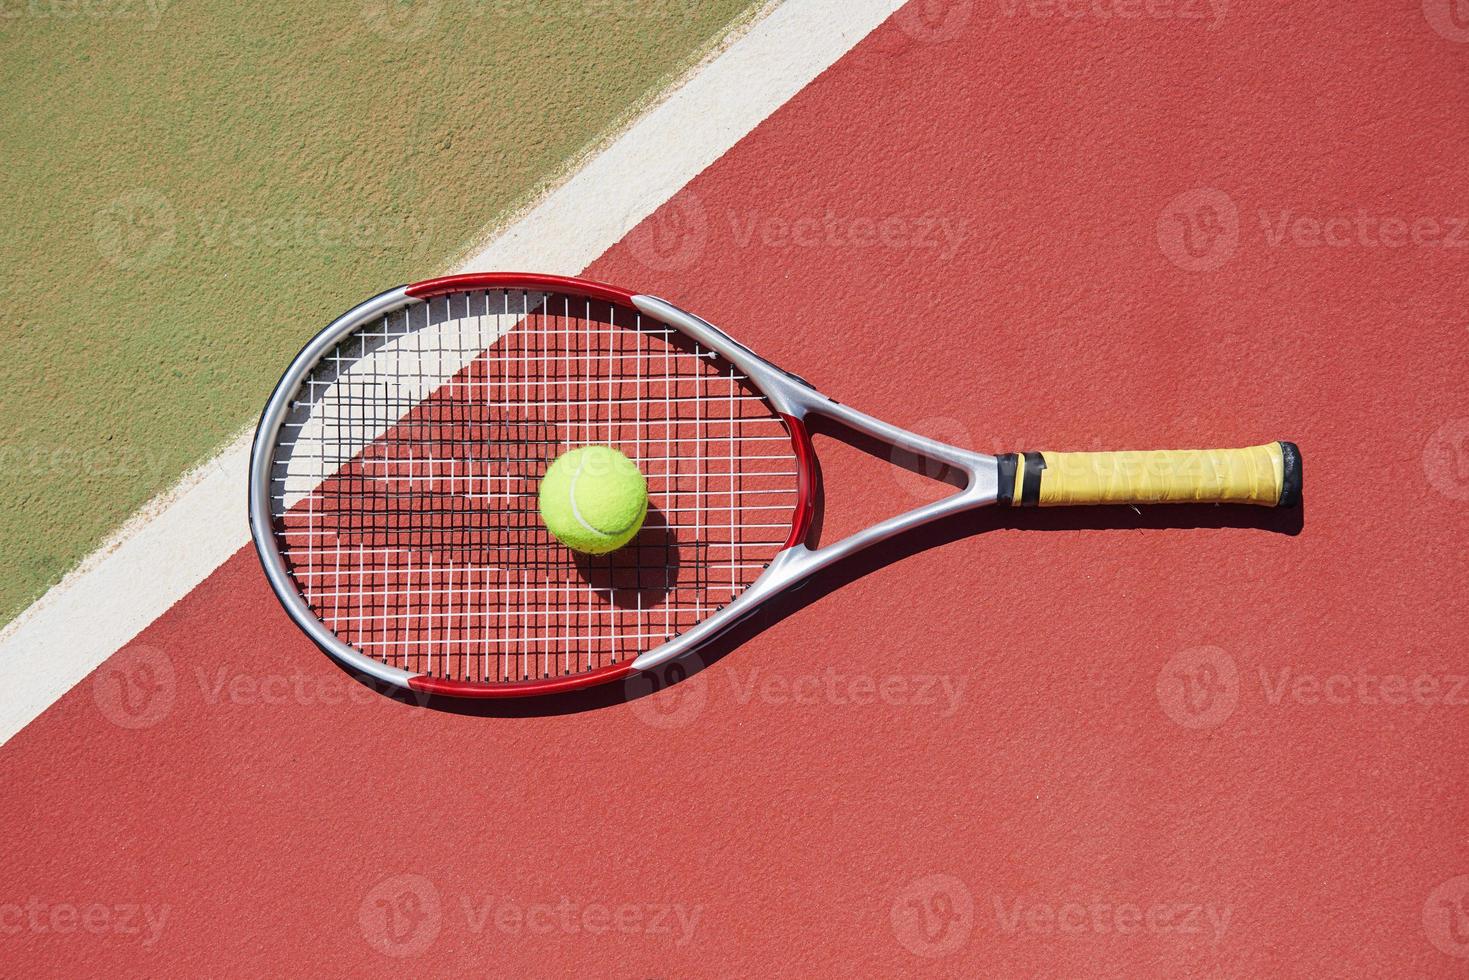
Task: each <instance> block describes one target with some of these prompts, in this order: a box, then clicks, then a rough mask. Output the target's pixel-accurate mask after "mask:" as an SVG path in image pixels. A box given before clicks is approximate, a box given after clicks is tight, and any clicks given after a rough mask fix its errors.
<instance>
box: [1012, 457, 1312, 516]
mask: <svg viewBox="0 0 1469 980" xmlns="http://www.w3.org/2000/svg"><path fill="white" fill-rule="evenodd" d="M999 462H1000V473H999V476H1000V492H999V503H1000V504H1002V505H1009V506H1012V507H1037V506H1039V507H1061V506H1065V505H1068V504H1196V503H1197V504H1260V505H1262V506H1265V507H1295V506H1298V505H1299V504H1300V502H1301V453H1300V450H1299V449H1297V448H1296V445H1295V443H1293V442H1272V443H1269V444H1268V445H1264V446H1251V447H1250V448H1248V449H1181V450H1156V451H1150V452H1118V453H1051V452H1040V453H1006V454H1005V455H1003V456H1000V457H999Z"/></svg>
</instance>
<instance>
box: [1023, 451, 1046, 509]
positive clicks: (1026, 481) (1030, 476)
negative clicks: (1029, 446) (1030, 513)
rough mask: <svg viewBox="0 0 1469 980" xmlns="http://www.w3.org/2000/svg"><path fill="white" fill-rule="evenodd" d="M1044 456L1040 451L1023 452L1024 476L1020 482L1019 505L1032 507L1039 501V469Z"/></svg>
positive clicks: (1044, 466) (1042, 466) (1043, 467)
mask: <svg viewBox="0 0 1469 980" xmlns="http://www.w3.org/2000/svg"><path fill="white" fill-rule="evenodd" d="M1045 468H1046V458H1045V457H1044V456H1042V455H1041V454H1040V453H1026V454H1025V476H1024V477H1022V478H1021V480H1022V482H1021V484H1020V506H1022V507H1034V506H1036V505H1037V504H1039V503H1040V502H1041V471H1042V470H1044V469H1045Z"/></svg>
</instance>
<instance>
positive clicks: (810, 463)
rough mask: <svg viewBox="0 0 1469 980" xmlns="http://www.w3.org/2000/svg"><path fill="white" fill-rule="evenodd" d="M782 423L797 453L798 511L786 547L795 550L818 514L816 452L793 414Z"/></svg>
mask: <svg viewBox="0 0 1469 980" xmlns="http://www.w3.org/2000/svg"><path fill="white" fill-rule="evenodd" d="M781 421H783V422H785V424H786V428H787V429H788V430H790V433H791V446H792V447H793V448H794V449H795V450H796V468H797V470H798V475H797V480H796V510H795V512H794V513H793V514H791V536H790V537H789V538H787V539H786V543H785V547H783V548H782V549H781V550H782V551H784V550H785V549H786V548H794V547H795V546H796V545H798V544H801V543H802V542H804V541H805V540H806V535H807V534H808V533H809V532H810V530H811V519H812V518H813V517H814V516H815V515H816V450H815V449H813V448H812V447H811V434H810V433H809V432H807V431H806V423H805V422H802V421H801V420H800V419H799V418H797V417H796V416H794V415H782V416H781Z"/></svg>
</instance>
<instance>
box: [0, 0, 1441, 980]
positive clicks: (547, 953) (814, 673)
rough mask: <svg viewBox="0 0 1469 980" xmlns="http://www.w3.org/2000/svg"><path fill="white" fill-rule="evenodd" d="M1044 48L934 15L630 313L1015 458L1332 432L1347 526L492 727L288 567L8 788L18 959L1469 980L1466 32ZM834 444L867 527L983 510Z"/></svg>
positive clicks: (972, 580) (832, 621)
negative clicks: (289, 574)
mask: <svg viewBox="0 0 1469 980" xmlns="http://www.w3.org/2000/svg"><path fill="white" fill-rule="evenodd" d="M931 6H932V5H931ZM1429 6H1430V7H1432V6H1433V5H1432V4H1430V5H1429ZM1047 9H1052V8H1045V7H1037V8H1028V7H1026V6H1024V5H1019V6H1013V7H1012V6H1011V5H1008V4H1004V3H1000V4H997V5H991V4H988V3H984V4H981V3H975V4H953V5H949V7H948V19H944V18H943V17H939V16H936V15H935V16H931V17H929V18H928V19H924V18H921V17H918V16H916V12H915V11H912V10H910V11H908V12H907V13H906V14H901V15H899V20H898V21H896V22H889V23H888V24H886V25H884V26H883V27H882V28H880V29H879V30H878V31H877V32H876V33H875V34H873V35H872V36H871V37H869V38H868V39H867V40H866V41H865V42H863V43H862V44H861V45H859V46H858V47H857V48H856V49H855V51H854V52H853V53H852V54H851V55H849V56H848V57H847V58H845V59H844V60H843V61H841V62H840V63H839V64H838V65H837V66H835V67H834V68H833V69H832V70H831V71H829V72H828V73H826V74H825V75H824V76H822V77H821V78H820V79H818V80H817V81H816V82H815V83H814V84H813V85H812V86H810V87H809V88H808V89H807V90H806V91H804V92H803V93H801V94H800V95H799V96H798V97H796V98H795V99H794V100H793V101H792V102H791V103H790V104H789V105H787V106H786V107H785V108H783V109H782V110H781V111H779V112H778V113H777V114H776V115H775V116H774V117H773V118H771V119H770V120H769V121H768V122H767V123H766V124H764V125H763V126H761V127H760V128H759V129H758V130H756V131H755V132H754V133H753V134H752V135H751V136H750V137H749V138H747V139H746V140H744V141H743V142H742V143H741V144H740V145H739V146H738V147H736V149H735V150H734V151H733V152H732V153H730V154H729V155H728V156H727V157H726V158H724V159H723V160H721V161H719V162H718V163H717V164H716V165H715V166H713V167H712V168H710V170H708V171H707V172H706V173H704V174H703V175H702V176H700V177H699V178H698V179H696V180H695V181H694V182H693V183H692V184H691V185H690V186H689V187H688V188H686V189H685V190H684V191H683V192H682V193H681V194H680V195H679V196H678V197H677V198H675V199H674V200H673V201H672V202H670V203H669V204H668V205H667V206H666V207H665V208H664V209H663V210H662V211H661V212H660V213H659V214H658V215H655V216H654V218H653V219H651V220H650V221H649V222H648V223H647V224H646V225H645V226H644V227H643V228H642V229H640V230H639V231H638V232H635V233H634V235H633V236H632V237H631V238H630V239H629V240H628V241H627V242H624V243H623V244H622V245H620V246H618V247H617V248H615V249H613V250H612V251H611V252H610V253H609V254H608V255H606V256H605V257H604V258H603V259H601V260H599V261H598V262H597V263H595V264H594V266H593V267H592V268H591V269H590V270H588V274H589V275H591V276H592V277H594V278H600V279H606V280H609V281H614V282H619V283H623V284H625V285H627V286H629V287H632V288H635V289H639V290H644V291H647V292H651V293H655V294H660V295H664V296H666V297H668V298H669V299H671V300H673V301H675V302H678V303H679V304H680V305H683V306H685V307H687V308H690V309H693V310H696V311H698V312H700V313H701V314H702V315H704V316H706V317H707V318H709V319H710V320H712V321H713V322H715V323H718V324H721V325H722V326H724V327H726V328H727V329H729V330H730V331H731V332H732V333H734V334H735V335H736V336H739V337H740V338H741V339H742V340H744V341H746V342H747V343H749V344H750V346H752V347H753V348H754V349H756V350H758V351H760V352H762V353H764V354H766V355H767V356H769V357H771V358H772V359H773V360H775V361H776V362H777V363H780V364H782V365H784V366H787V367H789V368H791V369H793V370H795V371H798V372H800V373H801V374H803V375H805V376H807V377H809V378H810V379H811V380H812V381H813V382H815V383H816V384H817V385H818V386H820V387H822V388H824V389H825V390H826V391H828V392H829V393H830V394H832V395H833V396H834V397H836V398H839V399H841V400H842V401H845V402H847V403H850V404H853V405H857V406H859V407H862V408H864V409H866V410H869V411H871V412H873V413H874V414H877V415H879V416H882V417H885V418H888V419H890V420H892V421H894V422H897V423H899V424H903V425H907V426H909V427H913V428H916V429H918V430H919V431H923V432H926V433H929V434H932V435H935V436H939V437H941V438H945V439H948V440H950V441H957V442H960V443H963V444H966V445H968V446H970V447H972V448H975V449H978V450H981V451H985V452H996V451H1010V450H1023V449H1056V450H1068V449H1100V448H1149V447H1170V446H1177V447H1187V446H1198V445H1211V446H1212V445H1218V446H1244V445H1252V444H1256V443H1260V442H1265V441H1268V440H1270V439H1276V438H1286V439H1293V440H1295V441H1296V442H1297V443H1298V444H1299V445H1300V447H1301V450H1302V453H1303V456H1304V459H1305V470H1306V479H1305V500H1306V504H1305V509H1304V514H1303V516H1302V517H1298V518H1297V519H1296V520H1294V521H1293V520H1292V519H1291V517H1290V516H1289V515H1282V514H1280V513H1276V512H1271V511H1266V510H1263V509H1260V510H1250V509H1247V508H1179V509H1177V510H1148V511H1145V512H1143V513H1138V512H1137V511H1134V510H1132V509H1129V508H1115V509H1107V510H1095V511H1087V512H1082V513H1075V512H1065V513H1063V512H1060V511H1046V512H1035V511H1022V512H1013V511H1012V512H1007V513H1003V514H1001V513H992V514H984V515H981V516H978V517H971V518H968V519H966V520H963V521H959V522H957V523H951V524H948V525H945V526H944V527H942V528H939V529H937V530H935V531H932V532H930V533H927V534H924V535H921V536H919V537H917V538H914V539H908V540H906V541H904V542H903V543H902V544H900V545H897V546H895V547H893V548H890V549H888V550H886V551H884V552H883V553H881V554H874V555H868V556H866V557H864V558H862V559H859V560H857V561H855V562H854V563H852V564H849V565H846V566H843V567H840V568H838V569H836V570H835V574H833V575H828V576H825V577H823V578H822V579H820V580H818V581H817V582H816V583H814V584H812V585H810V586H808V587H807V589H806V590H804V591H803V592H802V593H801V594H800V595H799V596H798V597H797V598H796V599H795V600H792V601H790V602H786V603H784V604H783V605H782V606H781V608H780V609H779V610H777V611H776V612H777V613H778V615H776V614H772V615H766V616H764V617H762V618H761V619H760V620H759V621H758V622H756V623H754V624H752V625H750V626H749V627H748V628H745V629H744V630H743V632H742V633H741V634H740V636H739V637H738V639H739V640H742V641H743V642H740V643H727V644H725V645H724V646H723V647H721V648H720V649H719V650H718V651H716V653H717V654H719V655H720V656H718V657H717V659H714V662H712V663H711V664H710V665H709V666H708V667H707V669H705V670H703V671H702V672H701V673H698V674H696V675H695V676H693V677H692V678H691V679H688V680H685V681H683V682H682V683H678V684H675V685H673V686H672V687H671V689H669V690H666V691H663V692H660V693H657V694H653V695H651V696H643V695H644V694H646V692H647V691H648V689H649V687H650V685H648V684H647V683H646V682H641V683H640V685H639V686H638V687H637V688H636V689H635V690H632V691H629V692H626V694H627V695H629V696H630V697H629V698H626V699H625V698H624V692H621V691H615V690H614V691H612V692H610V694H609V695H608V696H606V697H602V696H600V695H598V696H593V697H586V698H580V699H572V700H565V701H556V702H533V703H528V704H524V705H494V706H491V707H490V708H487V709H485V710H484V711H483V712H478V713H462V714H461V713H454V712H450V711H444V710H435V709H433V708H424V707H421V706H418V705H414V704H409V703H404V702H400V701H395V700H391V699H388V698H384V697H381V696H379V695H376V694H373V693H371V692H368V691H366V690H365V689H363V688H361V687H360V686H359V685H357V684H356V683H355V682H353V681H352V680H350V679H349V678H348V677H347V676H346V675H345V674H343V673H342V672H341V671H339V670H337V669H336V668H335V667H334V666H333V665H332V663H331V662H330V661H329V660H328V659H327V658H326V657H325V656H323V655H322V654H320V653H319V652H317V651H316V649H315V648H314V647H312V646H311V644H310V643H309V642H308V641H307V640H306V639H305V638H304V637H303V636H301V635H300V633H299V632H298V631H297V630H296V629H295V628H294V627H293V626H292V625H291V624H290V623H289V622H288V621H287V619H286V617H285V615H284V614H283V613H282V612H281V611H280V609H279V607H278V606H277V604H276V601H275V599H274V597H273V596H272V595H271V593H270V590H269V589H268V587H267V586H266V583H265V581H264V579H263V577H262V575H261V573H260V571H259V568H258V565H257V562H256V559H255V557H254V555H253V554H252V553H251V552H249V551H242V552H241V553H239V554H238V555H236V556H235V557H234V558H233V559H232V560H231V561H230V562H228V563H227V564H226V565H225V566H224V567H223V568H221V569H220V570H219V571H218V572H217V573H216V574H215V575H214V576H213V577H211V578H210V579H209V580H208V581H207V582H205V583H204V584H203V585H202V586H201V587H200V588H199V589H198V590H197V591H196V592H194V593H193V594H192V595H190V596H189V597H188V598H186V599H185V600H184V601H183V602H181V603H179V604H178V605H177V606H176V607H175V608H174V609H173V610H172V611H170V612H169V613H168V614H167V615H166V616H164V617H163V618H162V619H161V620H159V621H158V622H157V623H156V624H154V625H153V626H152V627H150V628H149V629H147V630H146V631H144V632H143V633H142V634H141V635H140V636H138V637H137V639H136V640H135V641H134V642H133V643H132V644H130V645H129V646H128V647H126V648H124V649H123V650H122V651H120V652H119V653H118V654H117V655H115V656H114V657H113V658H112V659H111V660H110V661H109V662H108V663H106V664H104V665H103V666H102V667H101V668H100V669H99V670H98V671H97V672H96V674H95V675H94V676H93V677H92V678H89V679H88V680H87V681H85V682H83V683H82V684H80V685H78V686H77V687H76V688H75V689H74V690H73V691H72V692H71V693H70V694H68V695H67V696H66V697H65V698H63V699H62V700H61V701H60V702H59V703H57V704H56V705H55V706H54V707H53V708H51V709H50V710H49V711H47V712H46V713H45V714H44V715H42V716H41V717H40V718H39V719H38V720H37V721H35V722H34V723H33V724H31V725H30V726H29V727H28V728H27V729H26V730H25V731H24V732H22V733H21V734H20V735H18V736H17V737H15V738H14V739H13V740H12V741H11V742H10V743H9V744H8V745H6V746H5V747H4V748H3V750H0V784H3V786H4V787H5V789H4V792H3V793H0V820H3V826H4V827H5V828H6V830H7V834H8V836H9V839H10V841H11V843H10V845H9V847H8V848H7V854H6V857H5V859H4V861H3V865H0V867H3V873H0V882H3V893H0V903H4V904H3V907H0V930H3V933H0V959H3V962H4V972H5V973H7V974H10V975H25V976H40V975H51V976H75V975H78V974H79V973H80V972H83V971H85V972H89V973H98V974H102V973H112V972H122V973H147V974H151V975H159V976H161V975H171V976H185V975H239V974H242V973H245V972H247V971H248V972H249V973H251V974H255V975H274V974H300V973H306V972H311V973H317V974H326V975H369V974H373V975H375V974H387V973H390V972H391V973H401V972H407V973H412V974H417V975H429V974H435V975H443V974H449V973H456V972H473V973H477V974H488V975H492V976H556V975H567V974H582V975H611V976H628V977H633V976H748V975H771V974H774V975H791V976H802V975H820V974H827V975H832V974H839V975H866V976H890V975H905V974H916V973H934V974H938V975H948V976H1090V975H1096V976H1128V977H1137V976H1180V975H1190V976H1193V975H1197V976H1210V977H1213V976H1284V975H1292V976H1312V977H1317V976H1450V975H1462V973H1463V971H1464V968H1465V966H1466V959H1465V957H1466V956H1469V877H1465V876H1466V875H1469V835H1466V823H1465V799H1464V787H1465V785H1466V780H1469V762H1466V759H1469V754H1466V752H1465V748H1466V742H1469V738H1466V734H1465V732H1466V728H1465V719H1466V716H1469V684H1466V682H1465V675H1466V674H1469V667H1466V665H1465V662H1464V650H1465V639H1466V635H1469V629H1466V626H1469V612H1466V609H1465V604H1464V602H1463V596H1464V595H1465V591H1466V586H1469V581H1466V579H1469V576H1466V569H1465V544H1466V541H1469V535H1466V533H1465V530H1464V526H1465V518H1466V516H1469V455H1466V454H1469V392H1466V389H1465V385H1464V381H1463V376H1464V366H1465V358H1466V355H1469V332H1466V327H1469V315H1466V309H1469V278H1466V277H1465V275H1464V269H1465V262H1466V256H1469V246H1466V242H1469V231H1466V230H1465V229H1464V227H1463V224H1464V219H1465V199H1464V195H1463V193H1462V175H1463V173H1464V169H1465V164H1466V159H1465V157H1466V153H1465V135H1466V133H1465V127H1466V123H1465V118H1466V117H1465V115H1464V110H1463V107H1464V104H1465V99H1466V97H1469V73H1466V71H1465V57H1466V55H1469V47H1465V46H1464V45H1463V44H1462V43H1457V42H1456V41H1455V40H1454V39H1453V37H1452V36H1451V35H1452V34H1453V30H1452V28H1453V22H1452V21H1445V20H1444V19H1443V18H1438V19H1437V20H1436V21H1435V20H1434V19H1432V18H1426V17H1425V16H1424V10H1423V9H1422V8H1421V7H1420V5H1419V3H1418V2H1416V0H1414V2H1393V3H1381V4H1371V5H1355V6H1353V7H1352V9H1351V11H1350V12H1347V11H1346V10H1344V9H1340V8H1338V7H1334V6H1330V5H1307V4H1294V5H1290V6H1288V7H1268V8H1267V7H1263V6H1261V5H1243V4H1241V5H1237V6H1232V7H1230V8H1229V9H1228V11H1227V14H1226V15H1225V16H1224V17H1223V19H1222V21H1219V22H1217V23H1215V21H1214V20H1213V13H1212V11H1211V8H1208V7H1207V6H1205V7H1203V8H1202V14H1201V13H1200V11H1198V10H1194V15H1195V16H1193V17H1188V16H1184V15H1183V14H1182V13H1181V12H1182V11H1183V10H1189V9H1192V7H1191V6H1190V5H1188V4H1176V5H1173V6H1172V7H1169V8H1163V7H1159V6H1156V5H1155V6H1152V7H1146V8H1136V9H1143V10H1153V11H1159V10H1164V9H1167V10H1172V11H1174V15H1172V16H1161V15H1151V14H1140V15H1138V16H1130V17H1122V16H1109V17H1103V16H1101V15H1100V14H1098V13H1097V11H1098V10H1103V11H1105V10H1114V9H1115V10H1122V9H1126V10H1133V9H1135V8H1133V7H1131V6H1129V5H1125V4H1117V5H1115V8H1114V6H1108V5H1103V6H1101V7H1094V6H1075V7H1071V8H1067V9H1070V10H1072V13H1071V14H1070V15H1064V16H1063V15H1062V14H1061V13H1058V12H1056V10H1055V9H1052V12H1051V13H1050V14H1045V13H1044V11H1045V10H1047ZM1435 9H1436V8H1435ZM1076 11H1081V13H1080V14H1077V13H1076ZM937 12H938V13H943V11H942V10H938V11H937ZM1435 16H1436V15H1435ZM1435 23H1437V24H1438V27H1437V28H1435V26H1434V24H1435ZM1211 25H1212V26H1211ZM1445 25H1447V26H1445ZM1466 33H1469V32H1466ZM385 285H387V284H385ZM317 326H318V325H317V324H306V323H303V324H302V325H301V329H302V334H303V337H304V336H305V335H306V334H307V333H309V332H310V331H312V330H314V329H315V328H316V327H317ZM263 395H264V393H263V392H262V396H263ZM837 445H839V444H837ZM820 448H821V449H822V450H823V451H824V452H826V453H827V456H826V458H825V477H826V481H827V485H828V488H829V491H830V495H829V499H828V501H827V511H826V515H825V526H824V529H823V532H824V534H825V536H826V539H827V540H831V539H832V538H833V537H834V536H835V535H836V534H839V533H841V532H842V531H844V530H850V529H852V528H855V527H858V526H860V525H862V524H865V523H868V522H870V521H873V520H876V519H879V518H881V517H884V516H886V515H887V514H888V513H890V512H893V511H896V510H898V509H901V508H904V507H907V506H911V505H913V504H915V503H917V502H919V501H920V500H922V499H926V498H927V496H928V495H929V493H930V491H929V490H928V489H927V488H926V487H925V486H924V485H923V483H922V481H921V480H920V479H919V478H918V477H916V476H914V475H913V474H910V473H908V472H907V471H904V470H893V469H890V468H889V467H888V466H887V464H886V463H885V462H884V461H880V460H873V459H870V458H868V457H866V456H863V455H861V454H859V453H856V452H852V451H847V452H841V451H838V449H837V448H834V444H833V442H832V441H831V440H826V441H823V442H822V443H821V446H820ZM243 493H244V488H243V487H242V488H241V494H242V495H243ZM967 532H978V533H975V534H974V535H973V536H966V535H967ZM862 573H865V574H862ZM540 712H551V713H549V714H542V713H540Z"/></svg>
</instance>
